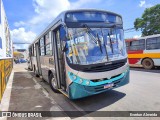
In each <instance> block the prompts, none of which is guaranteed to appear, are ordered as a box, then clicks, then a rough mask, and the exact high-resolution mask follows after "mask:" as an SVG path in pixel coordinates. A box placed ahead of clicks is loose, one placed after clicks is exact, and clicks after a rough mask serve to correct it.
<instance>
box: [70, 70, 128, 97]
mask: <svg viewBox="0 0 160 120" xmlns="http://www.w3.org/2000/svg"><path fill="white" fill-rule="evenodd" d="M117 78H118V77H117ZM112 83H114V86H113V87H111V88H108V89H104V85H107V84H101V85H97V86H86V85H81V84H78V83H75V82H72V83H71V84H70V86H69V89H68V90H69V91H68V93H69V98H70V99H79V98H83V97H87V96H91V95H95V94H99V93H102V92H105V91H108V90H111V89H114V88H117V87H120V86H123V85H126V84H128V83H129V68H128V70H127V71H126V72H125V73H124V76H123V77H122V78H120V79H116V80H115V81H113V82H112ZM108 84H109V83H108Z"/></svg>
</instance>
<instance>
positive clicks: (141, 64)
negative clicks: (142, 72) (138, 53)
mask: <svg viewBox="0 0 160 120" xmlns="http://www.w3.org/2000/svg"><path fill="white" fill-rule="evenodd" d="M145 59H150V60H152V62H153V65H154V61H153V59H152V58H150V57H145V58H143V59H142V61H141V65H142V63H143V60H145Z"/></svg>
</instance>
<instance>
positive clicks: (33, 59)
mask: <svg viewBox="0 0 160 120" xmlns="http://www.w3.org/2000/svg"><path fill="white" fill-rule="evenodd" d="M31 59H32V68H33V70H34V66H35V68H36V70H38V68H37V59H36V57H35V56H32V57H31Z"/></svg>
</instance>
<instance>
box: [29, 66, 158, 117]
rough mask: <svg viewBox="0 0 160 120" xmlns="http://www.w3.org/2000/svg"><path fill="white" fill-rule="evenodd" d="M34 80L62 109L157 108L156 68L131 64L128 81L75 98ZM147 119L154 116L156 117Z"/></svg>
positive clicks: (150, 109)
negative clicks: (111, 88) (97, 92)
mask: <svg viewBox="0 0 160 120" xmlns="http://www.w3.org/2000/svg"><path fill="white" fill-rule="evenodd" d="M31 74H32V75H33V73H31ZM36 80H37V81H38V83H40V84H41V85H42V86H43V88H45V89H46V91H47V92H48V93H49V95H50V96H51V97H52V98H54V99H55V101H56V102H57V103H58V104H59V105H60V106H61V108H62V109H64V110H65V111H91V110H93V111H160V69H154V70H144V69H143V68H131V71H130V83H129V84H128V85H126V86H123V87H120V88H117V89H114V90H111V91H108V92H105V93H102V94H99V95H95V96H90V97H87V98H83V99H80V100H75V101H71V100H69V99H68V98H67V97H65V96H64V95H62V94H57V93H54V92H52V90H51V89H50V87H49V85H48V83H47V82H44V81H43V80H42V79H40V78H36ZM92 114H93V113H92ZM88 116H89V114H88ZM97 119H99V120H100V119H103V118H101V117H100V118H97ZM108 119H111V118H108ZM113 119H122V120H123V119H124V118H113ZM130 119H137V118H136V117H135V118H130ZM141 119H142V120H143V119H144V118H141ZM147 119H157V120H158V118H147Z"/></svg>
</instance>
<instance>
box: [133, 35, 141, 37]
mask: <svg viewBox="0 0 160 120" xmlns="http://www.w3.org/2000/svg"><path fill="white" fill-rule="evenodd" d="M140 37H141V35H134V36H133V38H140Z"/></svg>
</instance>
